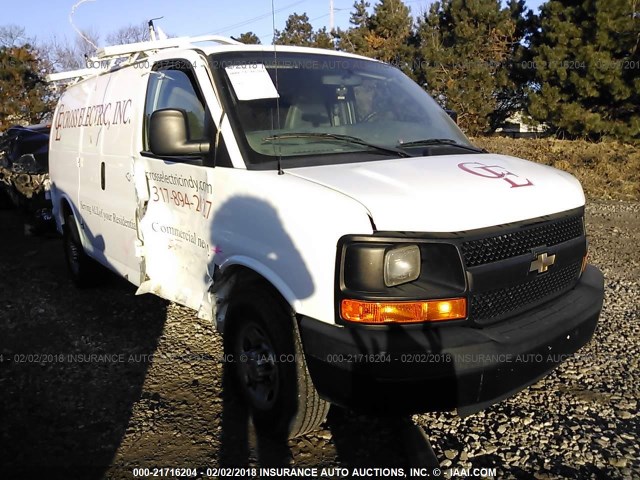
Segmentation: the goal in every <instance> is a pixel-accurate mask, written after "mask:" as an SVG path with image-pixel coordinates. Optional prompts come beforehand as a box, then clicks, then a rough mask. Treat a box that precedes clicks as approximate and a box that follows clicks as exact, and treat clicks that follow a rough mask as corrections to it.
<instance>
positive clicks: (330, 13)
mask: <svg viewBox="0 0 640 480" xmlns="http://www.w3.org/2000/svg"><path fill="white" fill-rule="evenodd" d="M329 32H333V0H329Z"/></svg>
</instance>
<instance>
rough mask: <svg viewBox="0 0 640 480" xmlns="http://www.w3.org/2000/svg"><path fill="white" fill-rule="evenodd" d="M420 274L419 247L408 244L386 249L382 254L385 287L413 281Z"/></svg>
mask: <svg viewBox="0 0 640 480" xmlns="http://www.w3.org/2000/svg"><path fill="white" fill-rule="evenodd" d="M419 276H420V248H418V246H417V245H408V246H405V247H397V248H392V249H390V250H387V252H386V253H385V255H384V284H385V285H386V286H387V287H394V286H396V285H402V284H403V283H409V282H413V281H414V280H416V279H418V277H419Z"/></svg>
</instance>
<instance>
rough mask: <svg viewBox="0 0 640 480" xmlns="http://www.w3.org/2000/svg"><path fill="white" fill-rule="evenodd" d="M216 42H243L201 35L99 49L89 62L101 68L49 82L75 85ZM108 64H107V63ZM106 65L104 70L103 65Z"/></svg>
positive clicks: (51, 76) (49, 77) (74, 72)
mask: <svg viewBox="0 0 640 480" xmlns="http://www.w3.org/2000/svg"><path fill="white" fill-rule="evenodd" d="M202 42H216V43H219V44H221V45H242V43H241V42H238V41H237V40H233V39H232V38H228V37H224V36H221V35H201V36H198V37H176V38H167V39H164V40H155V41H149V42H137V43H129V44H124V45H113V46H110V47H103V48H99V49H98V51H97V54H96V56H95V57H91V58H89V59H88V62H95V63H96V64H99V65H101V68H99V69H96V68H82V69H79V70H71V71H68V72H58V73H51V74H49V75H47V81H48V82H63V81H65V80H67V81H68V83H70V84H73V83H76V82H79V81H80V80H82V79H84V78H87V77H90V76H92V75H96V74H97V73H100V72H102V71H108V70H111V69H112V68H114V67H116V66H123V65H130V64H132V63H135V62H137V61H138V60H141V59H142V58H144V57H146V56H149V54H150V53H152V52H157V51H158V50H164V49H169V48H185V47H189V46H191V45H193V44H195V43H202ZM105 62H106V63H105ZM103 64H104V65H105V66H104V68H102V65H103Z"/></svg>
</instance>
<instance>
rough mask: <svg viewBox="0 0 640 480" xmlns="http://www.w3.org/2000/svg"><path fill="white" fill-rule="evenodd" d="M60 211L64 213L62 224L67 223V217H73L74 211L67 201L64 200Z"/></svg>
mask: <svg viewBox="0 0 640 480" xmlns="http://www.w3.org/2000/svg"><path fill="white" fill-rule="evenodd" d="M60 211H61V212H62V223H63V224H64V223H67V217H68V216H69V215H73V209H72V208H71V205H70V204H69V201H68V200H67V199H63V200H62V202H61V205H60Z"/></svg>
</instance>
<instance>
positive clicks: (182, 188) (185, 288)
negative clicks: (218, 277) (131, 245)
mask: <svg viewBox="0 0 640 480" xmlns="http://www.w3.org/2000/svg"><path fill="white" fill-rule="evenodd" d="M134 171H135V174H134V176H135V186H136V200H137V229H138V240H139V243H138V249H137V250H138V252H137V253H138V256H139V257H140V260H141V263H140V266H141V284H140V287H139V288H138V291H137V292H136V293H137V294H143V293H154V294H156V295H159V296H161V297H163V298H166V299H168V300H172V301H175V302H177V303H180V304H182V305H185V306H187V307H189V308H192V309H194V310H197V311H198V316H199V317H200V318H205V319H212V312H213V310H212V308H213V305H212V296H211V294H210V289H211V286H212V284H213V271H214V256H215V253H216V249H215V246H214V245H211V238H212V237H211V223H212V218H213V213H214V191H213V185H214V182H213V176H214V175H213V173H214V170H213V169H211V168H206V167H202V166H198V165H190V164H187V163H174V162H168V161H164V160H160V159H155V158H149V157H139V158H138V159H136V161H135V165H134Z"/></svg>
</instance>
